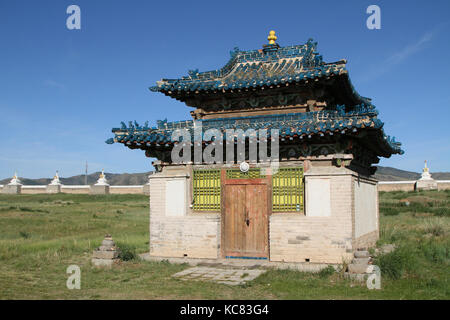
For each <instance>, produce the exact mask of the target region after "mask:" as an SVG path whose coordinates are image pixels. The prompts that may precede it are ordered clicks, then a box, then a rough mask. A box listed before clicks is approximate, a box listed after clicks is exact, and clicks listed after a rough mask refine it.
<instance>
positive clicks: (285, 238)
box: [269, 167, 353, 263]
mask: <svg viewBox="0 0 450 320" xmlns="http://www.w3.org/2000/svg"><path fill="white" fill-rule="evenodd" d="M352 174H353V173H352V171H350V170H347V169H345V168H335V167H318V168H314V167H312V168H310V169H309V170H308V171H307V172H305V189H306V190H305V192H306V200H305V214H295V213H274V214H272V216H271V217H270V226H269V227H270V229H269V231H270V259H271V260H272V261H285V262H307V261H309V262H316V263H320V262H323V263H341V262H342V261H343V260H347V261H348V260H350V259H351V257H352V250H353V248H352V204H353V203H352V202H353V198H352V187H353V185H352V181H353V180H352ZM311 182H312V183H311ZM328 186H329V190H324V189H323V188H324V187H325V188H328ZM321 188H322V189H321ZM308 193H310V195H311V193H314V196H310V195H309V196H308ZM317 195H318V196H317ZM328 197H329V199H328ZM308 200H309V201H315V203H309V204H308V203H306V202H308ZM322 205H324V207H325V209H323V208H321V206H322ZM328 208H329V209H328ZM327 211H329V212H327ZM324 215H325V216H324Z"/></svg>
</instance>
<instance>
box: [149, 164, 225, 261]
mask: <svg viewBox="0 0 450 320" xmlns="http://www.w3.org/2000/svg"><path fill="white" fill-rule="evenodd" d="M187 174H188V172H185V173H184V174H180V173H179V172H175V171H174V172H171V171H170V170H166V171H165V172H163V173H157V174H154V175H152V176H151V178H150V255H151V256H159V257H189V258H210V259H216V258H218V257H219V256H218V252H219V244H220V214H219V213H194V212H192V210H191V209H190V207H189V205H190V199H191V195H190V185H191V181H190V178H189V177H186V175H187ZM180 180H181V181H182V180H184V181H185V184H184V185H185V188H186V191H185V192H186V197H185V201H184V202H185V203H184V206H185V212H184V214H179V215H178V216H177V215H174V213H173V212H170V211H169V212H170V213H169V215H168V214H167V213H168V211H167V210H168V208H167V206H168V203H171V202H172V201H174V202H175V201H176V202H177V204H176V205H177V206H179V205H180V202H179V201H180V198H182V197H180V194H179V193H180V190H177V192H175V193H173V194H172V193H171V192H167V191H170V190H168V187H167V186H168V185H169V188H170V186H171V185H172V186H174V184H173V182H174V181H180ZM175 185H176V186H177V188H178V187H180V185H177V183H175ZM177 188H175V189H177ZM181 192H182V191H181ZM168 197H171V198H170V199H168ZM171 206H172V204H171ZM174 207H175V206H172V207H171V209H170V210H173V208H174Z"/></svg>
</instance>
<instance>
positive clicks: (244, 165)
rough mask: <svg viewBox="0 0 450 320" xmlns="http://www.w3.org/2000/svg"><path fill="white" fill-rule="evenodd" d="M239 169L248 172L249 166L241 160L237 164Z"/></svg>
mask: <svg viewBox="0 0 450 320" xmlns="http://www.w3.org/2000/svg"><path fill="white" fill-rule="evenodd" d="M239 169H241V172H244V173H245V172H248V169H250V166H249V164H248V163H247V162H245V161H244V162H241V164H240V165H239Z"/></svg>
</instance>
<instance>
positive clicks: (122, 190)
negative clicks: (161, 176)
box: [0, 180, 450, 195]
mask: <svg viewBox="0 0 450 320" xmlns="http://www.w3.org/2000/svg"><path fill="white" fill-rule="evenodd" d="M436 182H437V185H438V190H450V180H436ZM415 183H416V181H380V182H378V191H385V192H389V191H414V186H415ZM3 187H4V186H3V185H0V192H1V191H2V190H3ZM46 187H47V186H46V185H36V186H22V191H21V193H23V194H38V193H47V191H46ZM61 192H62V193H76V194H80V193H85V194H88V193H90V186H85V185H79V186H78V185H62V186H61ZM109 193H113V194H130V193H131V194H141V193H143V194H146V195H148V194H149V185H148V184H145V185H143V186H110V187H109Z"/></svg>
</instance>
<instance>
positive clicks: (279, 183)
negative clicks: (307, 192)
mask: <svg viewBox="0 0 450 320" xmlns="http://www.w3.org/2000/svg"><path fill="white" fill-rule="evenodd" d="M272 211H273V212H287V211H297V212H303V168H301V167H300V168H280V169H278V172H277V173H276V174H274V175H273V176H272Z"/></svg>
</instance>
